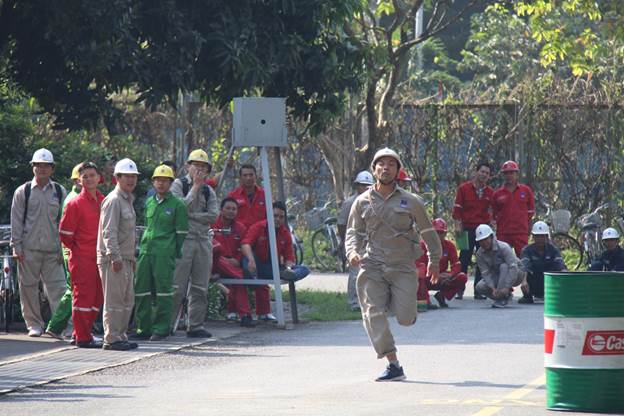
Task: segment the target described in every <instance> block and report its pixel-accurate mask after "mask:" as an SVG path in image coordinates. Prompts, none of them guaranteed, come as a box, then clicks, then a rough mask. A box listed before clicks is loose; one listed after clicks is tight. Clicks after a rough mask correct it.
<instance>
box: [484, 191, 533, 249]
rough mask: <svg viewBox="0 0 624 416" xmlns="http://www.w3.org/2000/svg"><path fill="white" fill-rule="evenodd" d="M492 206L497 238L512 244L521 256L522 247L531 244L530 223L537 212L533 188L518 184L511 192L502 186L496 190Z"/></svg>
mask: <svg viewBox="0 0 624 416" xmlns="http://www.w3.org/2000/svg"><path fill="white" fill-rule="evenodd" d="M492 208H493V210H494V219H495V220H496V238H497V239H498V240H500V241H504V242H506V243H508V244H509V245H511V246H512V247H513V249H514V251H515V252H516V256H518V257H519V256H520V253H521V252H522V249H523V248H524V247H525V246H527V245H528V244H529V225H530V224H531V219H532V218H533V215H534V214H535V198H534V196H533V190H532V189H531V188H530V187H528V186H527V185H523V184H518V186H516V189H514V191H513V192H510V191H508V190H507V189H506V188H505V187H504V186H502V187H500V188H498V189H497V190H496V191H495V192H494V197H493V200H492Z"/></svg>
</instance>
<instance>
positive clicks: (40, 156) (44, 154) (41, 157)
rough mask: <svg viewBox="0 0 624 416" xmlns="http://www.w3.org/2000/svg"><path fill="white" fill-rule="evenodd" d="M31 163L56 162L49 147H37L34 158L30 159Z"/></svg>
mask: <svg viewBox="0 0 624 416" xmlns="http://www.w3.org/2000/svg"><path fill="white" fill-rule="evenodd" d="M30 163H31V164H33V163H50V164H52V165H53V164H54V156H52V152H51V151H49V150H48V149H44V148H41V149H37V150H35V153H33V157H32V160H31V161H30Z"/></svg>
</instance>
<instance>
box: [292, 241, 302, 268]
mask: <svg viewBox="0 0 624 416" xmlns="http://www.w3.org/2000/svg"><path fill="white" fill-rule="evenodd" d="M293 250H294V251H295V264H297V265H298V266H300V265H302V264H303V246H302V244H301V243H300V242H299V241H297V242H295V243H293Z"/></svg>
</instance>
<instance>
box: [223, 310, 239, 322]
mask: <svg viewBox="0 0 624 416" xmlns="http://www.w3.org/2000/svg"><path fill="white" fill-rule="evenodd" d="M225 320H226V321H228V322H236V321H238V314H237V313H236V312H230V313H228V314H227V316H226V317H225Z"/></svg>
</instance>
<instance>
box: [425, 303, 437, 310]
mask: <svg viewBox="0 0 624 416" xmlns="http://www.w3.org/2000/svg"><path fill="white" fill-rule="evenodd" d="M436 309H440V307H439V306H438V305H434V304H433V303H430V304H428V305H427V310H428V311H435V310H436Z"/></svg>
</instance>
